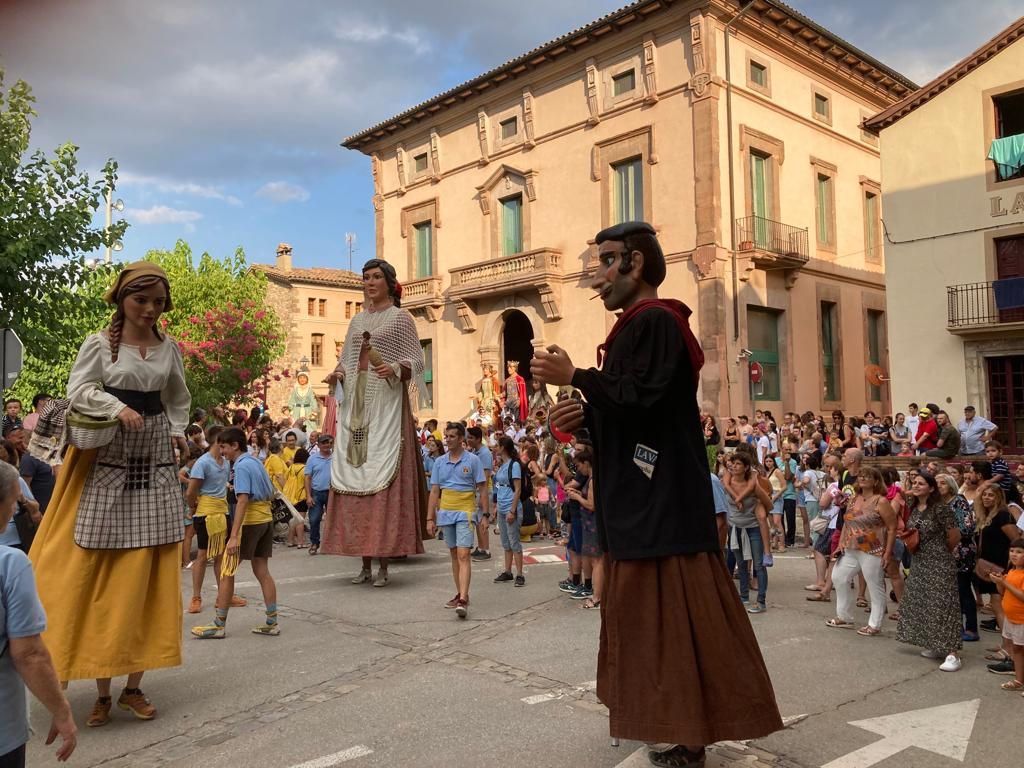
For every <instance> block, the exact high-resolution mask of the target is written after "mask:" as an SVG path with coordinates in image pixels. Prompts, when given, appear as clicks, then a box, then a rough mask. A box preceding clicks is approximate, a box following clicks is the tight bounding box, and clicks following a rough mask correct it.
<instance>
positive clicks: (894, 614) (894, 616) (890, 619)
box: [889, 611, 900, 621]
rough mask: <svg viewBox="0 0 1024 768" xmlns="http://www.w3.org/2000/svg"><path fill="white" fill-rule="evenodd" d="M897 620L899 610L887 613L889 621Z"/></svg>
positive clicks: (898, 618)
mask: <svg viewBox="0 0 1024 768" xmlns="http://www.w3.org/2000/svg"><path fill="white" fill-rule="evenodd" d="M899 620H900V612H899V611H893V612H892V613H890V614H889V621H899Z"/></svg>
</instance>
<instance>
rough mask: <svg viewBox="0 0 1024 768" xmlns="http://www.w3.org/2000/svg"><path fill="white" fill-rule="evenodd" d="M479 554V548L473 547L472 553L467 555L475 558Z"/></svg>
mask: <svg viewBox="0 0 1024 768" xmlns="http://www.w3.org/2000/svg"><path fill="white" fill-rule="evenodd" d="M479 554H480V548H479V547H473V551H472V552H470V553H469V556H470V557H477V556H478V555H479Z"/></svg>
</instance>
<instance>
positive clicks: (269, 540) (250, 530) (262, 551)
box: [238, 523, 274, 560]
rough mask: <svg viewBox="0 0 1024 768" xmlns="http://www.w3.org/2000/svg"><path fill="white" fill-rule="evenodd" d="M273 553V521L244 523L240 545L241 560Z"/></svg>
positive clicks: (267, 555) (269, 555)
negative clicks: (253, 523) (252, 523)
mask: <svg viewBox="0 0 1024 768" xmlns="http://www.w3.org/2000/svg"><path fill="white" fill-rule="evenodd" d="M273 555H274V524H273V523H256V525H242V542H241V544H239V546H238V559H239V560H252V559H253V558H256V557H273Z"/></svg>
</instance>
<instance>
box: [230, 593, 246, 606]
mask: <svg viewBox="0 0 1024 768" xmlns="http://www.w3.org/2000/svg"><path fill="white" fill-rule="evenodd" d="M248 604H249V601H248V600H246V599H245V598H244V597H239V596H238V595H232V596H231V607H232V608H245V606H247V605H248Z"/></svg>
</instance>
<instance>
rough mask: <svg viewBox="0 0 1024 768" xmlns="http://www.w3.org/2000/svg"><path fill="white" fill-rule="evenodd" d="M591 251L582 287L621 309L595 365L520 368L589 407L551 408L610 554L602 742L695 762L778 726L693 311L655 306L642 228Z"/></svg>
mask: <svg viewBox="0 0 1024 768" xmlns="http://www.w3.org/2000/svg"><path fill="white" fill-rule="evenodd" d="M596 240H597V248H598V264H597V270H596V273H595V275H594V279H593V284H592V287H593V289H594V290H595V291H597V293H598V294H599V295H600V297H601V299H602V301H603V303H604V306H605V308H606V309H608V310H609V311H612V312H618V311H620V310H621V311H622V314H621V315H620V317H619V319H618V322H616V324H615V326H614V327H613V328H612V331H611V333H610V334H609V336H608V338H607V340H606V341H605V343H604V344H602V345H601V346H600V347H599V348H598V356H599V360H598V366H599V367H598V368H587V369H582V368H577V367H576V366H575V365H574V364H573V362H572V361H571V360H570V359H569V356H568V355H567V354H566V353H565V351H564V350H562V349H560V348H558V347H549V348H548V350H547V351H546V352H544V351H540V352H538V353H537V356H536V359H535V361H534V362H533V363H532V365H531V370H532V371H533V372H534V375H536V376H539V377H540V378H541V379H542V380H543V381H545V382H547V383H549V384H556V385H563V384H570V383H571V384H572V385H573V386H574V387H576V388H578V389H579V390H580V391H582V392H583V394H584V396H585V397H586V400H587V403H586V405H585V406H584V405H582V404H581V403H579V402H578V401H577V400H574V399H568V400H564V401H562V402H561V403H558V404H557V405H555V406H554V407H553V409H552V414H551V419H552V422H553V423H554V425H555V426H556V427H558V428H559V429H561V430H562V431H565V432H572V431H575V430H578V429H580V428H581V427H583V426H587V427H589V429H590V431H591V434H592V437H593V440H594V445H595V455H596V462H595V472H594V476H595V483H596V486H595V487H596V489H597V521H598V529H599V531H600V534H601V537H602V539H603V543H604V550H605V551H606V552H607V553H608V557H609V562H608V564H607V567H606V571H605V573H606V585H605V594H604V597H603V599H602V601H601V647H600V653H599V655H598V662H597V664H598V667H597V694H598V697H599V698H600V699H601V701H602V702H604V704H605V705H606V706H607V707H608V709H609V715H610V718H609V720H610V722H609V726H610V731H611V735H612V736H614V737H616V738H624V739H635V740H639V741H646V742H648V743H654V742H658V743H670V744H672V745H675V746H673V747H672V748H671V749H668V750H664V751H656V750H652V751H651V752H650V754H649V757H650V760H651V762H652V763H653V764H654V765H659V766H688V765H703V763H704V759H705V751H704V747H705V746H706V745H708V744H711V743H713V742H716V741H722V740H727V739H731V740H739V739H752V738H757V737H761V736H766V735H767V734H769V733H771V732H773V731H776V730H778V729H780V728H781V727H782V720H781V718H780V717H779V711H778V707H777V706H776V703H775V695H774V692H773V690H772V684H771V680H770V678H769V676H768V671H767V669H766V668H765V664H764V660H763V659H762V657H761V652H760V649H759V648H758V645H757V640H756V638H755V637H754V633H753V630H752V629H751V628H750V623H749V620H748V618H747V615H746V613H745V612H744V610H743V606H742V604H741V603H740V600H739V596H738V595H737V593H736V590H735V588H734V587H733V585H732V580H731V578H730V577H729V573H728V571H727V570H726V567H725V562H724V560H723V557H722V550H721V545H720V543H719V537H718V532H717V530H716V525H715V507H714V497H713V495H712V490H711V482H710V477H709V474H708V466H707V458H706V452H705V449H704V439H703V433H702V431H701V426H700V422H699V413H698V409H697V403H696V395H697V383H698V380H699V371H700V367H701V365H702V364H703V360H704V356H703V353H702V351H701V349H700V345H699V344H698V342H697V340H696V338H695V337H694V335H693V333H692V332H691V331H690V328H689V321H688V317H689V315H690V310H689V308H688V307H686V305H684V304H682V303H681V302H679V301H675V300H672V299H659V298H658V290H657V288H658V286H659V285H660V284H661V282H662V281H663V280H664V279H665V258H664V255H663V254H662V251H661V246H660V245H659V243H658V240H657V238H656V236H655V231H654V229H653V227H651V226H650V225H649V224H646V223H643V222H627V223H624V224H620V225H617V226H615V227H611V228H609V229H606V230H603V231H602V232H600V233H598V235H597V238H596ZM602 356H603V360H601V359H600V358H601V357H602Z"/></svg>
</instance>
